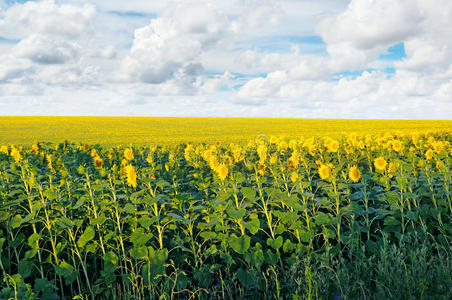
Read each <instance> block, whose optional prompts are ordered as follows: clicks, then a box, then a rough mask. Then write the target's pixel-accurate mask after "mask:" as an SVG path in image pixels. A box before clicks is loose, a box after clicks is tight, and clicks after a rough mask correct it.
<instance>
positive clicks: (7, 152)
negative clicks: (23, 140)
mask: <svg viewBox="0 0 452 300" xmlns="http://www.w3.org/2000/svg"><path fill="white" fill-rule="evenodd" d="M0 152H2V153H5V154H9V151H8V146H1V147H0Z"/></svg>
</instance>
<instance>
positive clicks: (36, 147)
mask: <svg viewBox="0 0 452 300" xmlns="http://www.w3.org/2000/svg"><path fill="white" fill-rule="evenodd" d="M31 152H32V153H33V154H38V153H39V145H38V144H37V143H36V144H33V145H31Z"/></svg>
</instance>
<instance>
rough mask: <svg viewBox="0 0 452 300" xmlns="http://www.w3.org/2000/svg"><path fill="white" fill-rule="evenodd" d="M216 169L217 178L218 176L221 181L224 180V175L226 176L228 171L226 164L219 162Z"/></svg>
mask: <svg viewBox="0 0 452 300" xmlns="http://www.w3.org/2000/svg"><path fill="white" fill-rule="evenodd" d="M216 171H217V174H218V178H220V180H221V181H224V180H225V179H226V177H227V176H228V173H229V169H228V166H226V165H225V164H220V165H219V166H218V167H217V168H216Z"/></svg>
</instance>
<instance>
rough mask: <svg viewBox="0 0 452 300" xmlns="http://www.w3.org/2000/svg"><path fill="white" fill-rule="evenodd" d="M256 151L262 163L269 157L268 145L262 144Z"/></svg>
mask: <svg viewBox="0 0 452 300" xmlns="http://www.w3.org/2000/svg"><path fill="white" fill-rule="evenodd" d="M256 151H257V155H258V156H259V161H260V162H261V163H263V162H265V160H266V159H267V146H265V145H264V144H261V145H259V146H258V147H257V149H256Z"/></svg>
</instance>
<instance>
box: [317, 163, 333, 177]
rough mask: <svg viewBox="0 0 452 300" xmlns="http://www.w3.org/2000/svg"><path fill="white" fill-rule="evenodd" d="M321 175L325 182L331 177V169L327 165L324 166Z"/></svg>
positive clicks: (321, 168)
mask: <svg viewBox="0 0 452 300" xmlns="http://www.w3.org/2000/svg"><path fill="white" fill-rule="evenodd" d="M319 175H320V178H322V179H323V180H326V179H328V177H330V168H329V167H328V166H327V165H323V164H322V165H321V166H320V168H319Z"/></svg>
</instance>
